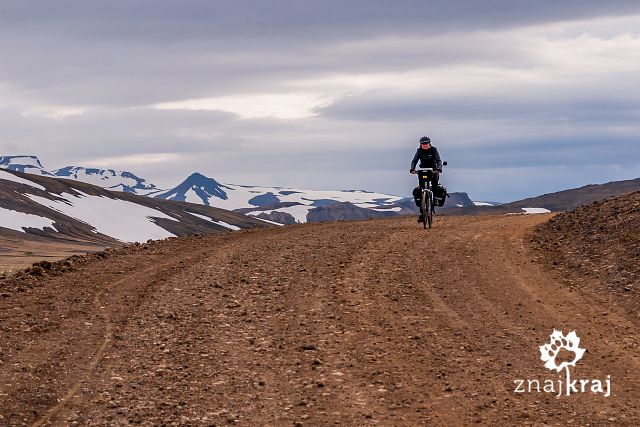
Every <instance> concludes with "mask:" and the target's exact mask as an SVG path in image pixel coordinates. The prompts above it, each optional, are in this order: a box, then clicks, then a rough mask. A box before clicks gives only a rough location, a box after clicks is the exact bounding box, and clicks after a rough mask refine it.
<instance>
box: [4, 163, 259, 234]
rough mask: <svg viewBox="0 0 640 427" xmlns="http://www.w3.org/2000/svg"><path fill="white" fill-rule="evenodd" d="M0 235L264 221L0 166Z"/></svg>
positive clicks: (191, 228)
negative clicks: (0, 168)
mask: <svg viewBox="0 0 640 427" xmlns="http://www.w3.org/2000/svg"><path fill="white" fill-rule="evenodd" d="M0 184H1V185H0V235H2V236H11V238H22V239H27V238H32V237H33V236H39V237H41V238H45V239H48V240H56V239H57V240H64V241H81V242H89V243H103V244H109V245H111V244H114V243H116V242H144V241H146V240H148V239H163V238H166V237H172V236H183V235H187V234H196V233H203V232H215V231H228V230H240V229H243V228H253V227H262V226H267V224H266V223H265V222H264V221H261V220H259V219H255V218H251V217H247V216H245V215H242V214H239V213H234V212H230V211H226V210H223V209H217V208H212V207H208V206H201V205H194V204H189V203H182V202H173V201H169V200H162V199H154V198H151V197H144V196H138V195H135V194H131V193H124V192H111V191H109V190H106V189H104V188H102V187H99V186H96V185H92V184H88V183H84V182H80V181H70V180H62V179H59V178H55V177H48V176H47V177H45V176H41V175H40V176H39V175H35V174H25V173H22V172H18V171H9V170H0Z"/></svg>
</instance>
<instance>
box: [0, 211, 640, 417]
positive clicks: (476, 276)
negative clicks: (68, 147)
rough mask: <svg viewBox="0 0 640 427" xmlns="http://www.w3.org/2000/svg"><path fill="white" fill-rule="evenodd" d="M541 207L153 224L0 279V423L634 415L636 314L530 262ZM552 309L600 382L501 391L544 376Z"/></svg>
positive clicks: (580, 372)
mask: <svg viewBox="0 0 640 427" xmlns="http://www.w3.org/2000/svg"><path fill="white" fill-rule="evenodd" d="M548 218H549V216H546V215H520V216H483V217H462V218H461V217H447V218H443V217H437V218H436V221H435V227H434V228H433V229H431V230H423V229H422V228H421V227H420V225H419V224H417V223H416V222H415V219H413V218H411V219H409V218H405V219H385V220H372V221H362V222H350V223H330V224H309V225H303V226H292V227H283V228H277V229H268V230H256V231H249V232H238V233H227V234H225V235H211V236H200V237H188V238H181V239H169V240H167V241H164V242H157V243H152V244H149V245H140V246H127V247H125V248H123V249H119V250H116V251H107V252H105V253H101V254H98V255H92V256H89V257H85V258H78V259H75V260H74V261H73V262H72V263H71V264H70V265H62V266H60V265H57V266H54V267H52V268H49V266H45V267H47V268H43V267H40V270H36V271H37V273H36V274H35V275H34V274H32V273H33V271H32V272H31V273H29V274H24V275H23V277H21V278H17V279H11V280H5V281H0V294H1V296H0V425H32V426H46V425H109V426H120V425H131V424H142V425H184V426H201V425H202V426H205V425H229V424H238V425H248V426H256V425H273V426H281V425H282V426H295V425H298V426H300V425H303V426H317V425H349V426H351V425H353V426H367V425H384V426H391V425H393V426H396V425H406V426H413V425H449V426H451V425H471V424H474V423H479V424H483V425H508V426H513V425H563V426H565V425H603V424H604V425H638V421H639V420H640V418H639V409H638V406H637V402H638V401H639V400H640V386H639V380H640V378H639V374H638V372H639V370H638V359H637V356H638V343H639V342H640V341H639V336H638V318H637V317H633V316H629V315H628V313H627V312H625V311H624V310H621V309H619V308H618V307H616V306H615V305H611V304H608V303H607V302H606V301H604V300H603V299H602V296H601V295H599V294H590V293H587V292H586V290H585V291H583V290H577V289H572V288H569V287H567V286H566V285H564V284H563V283H562V280H561V279H562V277H561V276H560V275H559V272H558V271H557V270H550V269H548V268H547V267H546V266H545V265H546V264H544V263H540V262H536V256H535V255H534V254H533V252H532V250H531V249H530V245H529V243H530V242H529V239H530V237H529V235H528V233H529V232H530V231H531V230H532V228H533V227H534V226H535V225H537V224H539V223H541V222H542V221H545V220H546V219H548ZM41 270H42V271H41ZM63 270H64V271H63ZM554 328H556V329H562V330H564V332H565V333H566V332H568V331H570V330H574V329H575V330H576V332H577V334H578V335H579V336H580V338H581V339H582V340H581V343H580V345H581V347H583V348H586V349H587V353H586V354H585V356H584V357H583V359H582V360H581V361H580V362H579V363H578V365H577V367H576V368H574V369H573V371H572V372H573V375H575V376H576V378H578V377H579V378H598V379H605V378H606V376H607V375H611V378H612V382H613V391H612V395H611V396H610V397H608V398H605V397H604V396H602V395H600V394H590V393H584V394H582V393H578V394H574V395H572V396H569V397H566V396H563V397H560V398H556V397H555V396H554V395H551V394H547V393H537V392H533V393H524V394H518V393H514V388H515V383H514V380H516V379H525V378H529V379H541V380H544V379H546V378H550V379H557V378H558V374H556V373H555V372H551V371H548V370H546V369H545V368H544V367H543V362H541V361H540V354H539V350H538V346H540V345H542V344H544V343H545V342H547V341H548V340H549V335H550V334H551V332H552V330H553V329H554Z"/></svg>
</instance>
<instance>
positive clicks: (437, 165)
mask: <svg viewBox="0 0 640 427" xmlns="http://www.w3.org/2000/svg"><path fill="white" fill-rule="evenodd" d="M433 151H434V157H435V161H436V169H438V170H442V160H441V159H440V153H438V149H437V148H436V147H433Z"/></svg>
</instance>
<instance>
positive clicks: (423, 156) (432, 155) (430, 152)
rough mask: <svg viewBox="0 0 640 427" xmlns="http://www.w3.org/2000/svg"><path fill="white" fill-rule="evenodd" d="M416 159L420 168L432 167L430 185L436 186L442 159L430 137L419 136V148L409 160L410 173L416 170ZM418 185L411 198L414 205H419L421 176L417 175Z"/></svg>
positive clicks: (419, 219)
mask: <svg viewBox="0 0 640 427" xmlns="http://www.w3.org/2000/svg"><path fill="white" fill-rule="evenodd" d="M418 160H420V167H421V168H432V169H433V174H432V175H431V187H432V188H434V189H435V188H438V182H439V181H440V172H442V160H441V159H440V153H438V149H437V148H436V147H434V146H433V145H431V138H429V137H428V136H423V137H422V138H420V148H418V150H416V154H415V155H414V156H413V160H411V169H410V170H409V172H411V173H412V174H415V173H417V172H416V165H417V164H418ZM418 180H419V186H418V187H416V188H414V189H413V200H414V201H415V202H416V206H417V207H418V208H419V207H420V197H421V195H422V194H421V193H422V189H421V187H422V185H423V184H424V183H423V182H422V178H420V177H418ZM418 221H422V216H420V218H418Z"/></svg>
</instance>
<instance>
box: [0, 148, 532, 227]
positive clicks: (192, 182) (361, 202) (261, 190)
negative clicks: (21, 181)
mask: <svg viewBox="0 0 640 427" xmlns="http://www.w3.org/2000/svg"><path fill="white" fill-rule="evenodd" d="M3 167H4V168H8V169H11V170H17V171H23V170H24V171H28V172H29V173H36V174H39V175H46V176H55V177H60V178H65V179H73V180H76V181H81V182H87V183H91V184H94V185H98V186H100V187H103V188H107V189H109V190H114V191H123V192H126V193H131V194H136V195H143V196H148V197H153V198H158V199H166V200H173V201H178V202H188V203H195V204H200V205H205V206H212V207H218V208H222V209H227V210H233V211H237V212H240V213H242V214H245V215H248V216H254V217H257V218H261V219H263V220H269V221H274V222H278V223H283V224H295V223H304V222H308V221H311V222H315V221H335V220H349V219H364V218H378V217H387V216H395V215H409V214H415V213H417V212H418V209H417V207H416V206H415V203H413V200H412V199H411V198H403V197H399V196H394V195H389V194H382V193H374V192H368V191H362V190H341V191H323V190H305V189H297V188H284V187H264V186H251V185H237V184H224V183H220V182H218V181H217V180H215V179H213V178H211V177H207V176H205V175H203V174H201V173H198V172H196V173H192V174H191V175H190V176H189V177H187V178H186V179H185V180H184V181H183V182H181V183H180V184H178V185H177V186H176V187H174V188H170V189H160V188H158V187H157V186H156V185H154V184H152V183H150V182H148V181H146V180H145V179H143V178H140V177H138V176H137V175H135V174H133V173H131V172H126V171H117V170H113V169H98V168H84V167H80V166H66V167H64V168H61V169H57V170H54V171H47V170H45V169H44V168H43V166H42V163H41V162H40V161H39V160H38V158H37V157H36V156H6V157H0V168H3ZM450 196H451V197H450V198H447V201H446V204H445V206H444V207H443V208H438V209H437V210H438V211H442V212H443V213H466V212H467V211H468V210H471V211H473V210H474V208H476V205H480V206H479V207H478V208H480V207H485V206H488V205H489V203H486V202H473V201H472V200H471V199H470V198H469V196H468V195H467V194H466V193H457V192H454V193H450ZM345 203H346V204H350V205H352V206H353V207H352V208H351V207H349V206H347V205H345ZM533 207H536V206H533ZM491 208H492V209H493V207H491Z"/></svg>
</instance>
